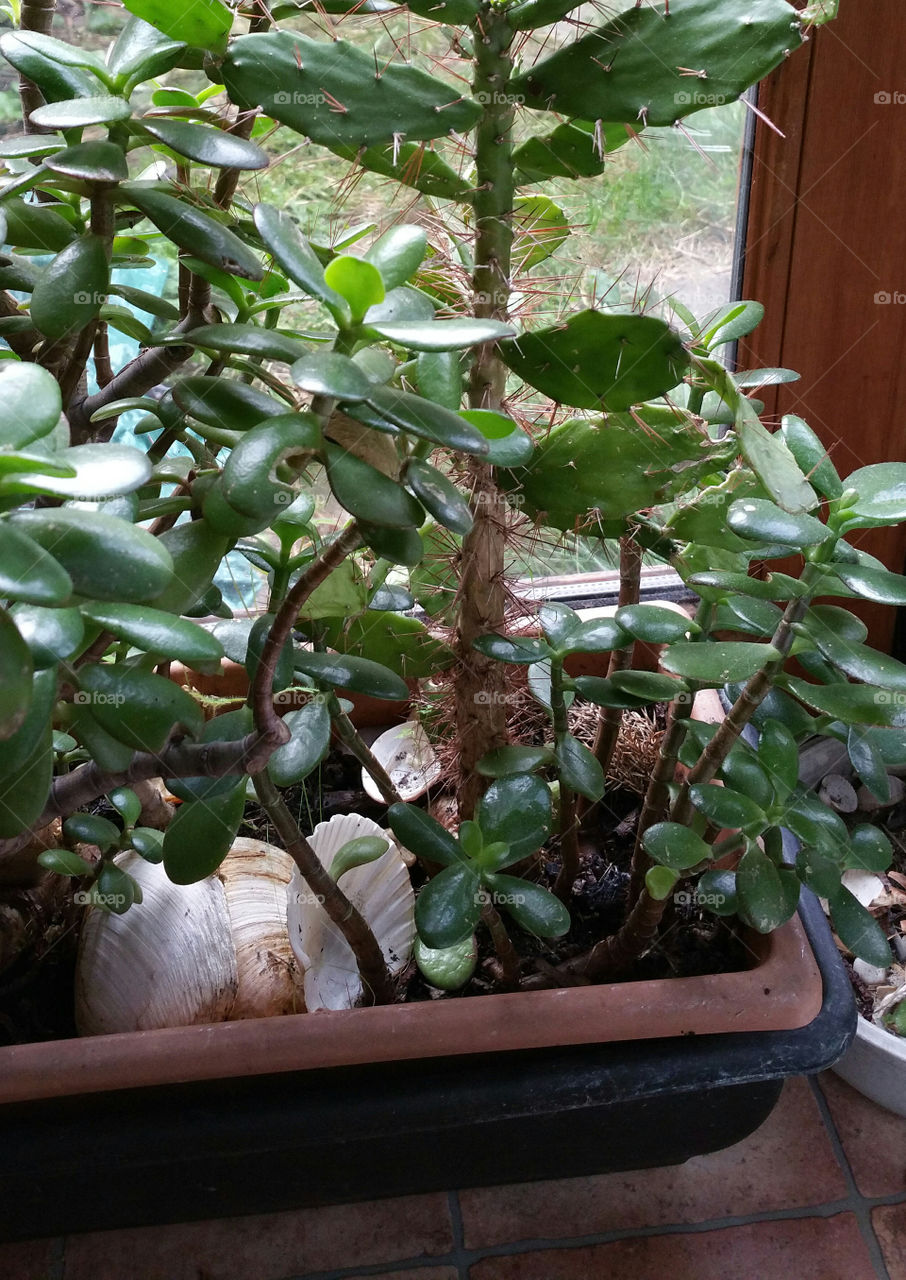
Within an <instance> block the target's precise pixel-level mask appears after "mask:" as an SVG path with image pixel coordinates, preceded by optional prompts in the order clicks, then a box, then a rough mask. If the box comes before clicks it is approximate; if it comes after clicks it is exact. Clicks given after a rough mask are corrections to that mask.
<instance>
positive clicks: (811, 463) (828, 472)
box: [780, 413, 843, 498]
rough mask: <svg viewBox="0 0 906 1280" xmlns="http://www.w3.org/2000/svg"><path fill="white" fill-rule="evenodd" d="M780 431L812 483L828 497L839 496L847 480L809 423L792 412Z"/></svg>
mask: <svg viewBox="0 0 906 1280" xmlns="http://www.w3.org/2000/svg"><path fill="white" fill-rule="evenodd" d="M780 434H781V436H782V437H783V439H784V441H785V442H786V446H787V448H788V449H789V451H790V453H791V454H792V455H793V457H794V458H795V459H796V462H797V464H798V466H799V469H800V470H801V471H802V472H803V473H804V474H805V476H806V477H807V478H808V481H809V483H810V484H811V485H812V486H813V487H814V488H815V489H817V490H818V492H819V493H820V494H822V495H823V496H824V497H825V498H839V497H840V495H841V494H842V492H843V482H842V480H841V479H840V477H839V476H838V475H837V469H836V467H835V466H834V464H833V463H832V462H831V460H830V458H829V457H828V455H827V450H826V449H825V447H824V445H823V444H822V443H821V441H820V440H819V439H818V437H817V436H816V435H815V433H814V431H812V429H811V427H810V426H809V425H808V423H807V422H804V421H803V419H802V418H800V417H797V415H796V414H795V413H788V414H786V415H785V416H784V417H783V419H782V420H781V424H780Z"/></svg>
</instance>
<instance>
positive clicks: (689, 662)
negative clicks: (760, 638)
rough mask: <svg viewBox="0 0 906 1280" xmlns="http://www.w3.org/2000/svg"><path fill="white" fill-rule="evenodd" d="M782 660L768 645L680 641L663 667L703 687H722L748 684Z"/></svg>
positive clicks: (663, 660)
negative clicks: (736, 682)
mask: <svg viewBox="0 0 906 1280" xmlns="http://www.w3.org/2000/svg"><path fill="white" fill-rule="evenodd" d="M779 657H780V654H779V653H778V652H777V650H776V649H773V648H772V647H771V646H770V645H767V644H749V643H748V642H743V641H740V642H738V643H736V642H734V641H716V642H714V643H711V642H706V643H704V644H695V643H692V642H688V643H685V642H683V641H680V642H679V643H678V644H672V645H671V646H670V647H669V648H668V649H666V650H665V651H664V653H663V656H662V658H661V663H662V665H663V666H664V667H665V668H666V669H667V670H668V671H672V672H673V673H674V675H678V676H683V677H685V678H686V679H687V680H695V681H698V682H699V683H701V684H709V685H722V684H726V683H727V681H728V680H745V679H747V678H748V677H749V676H751V675H754V674H755V672H756V671H759V670H760V669H761V668H762V667H763V666H764V665H765V663H767V662H774V661H775V660H776V659H778V658H779Z"/></svg>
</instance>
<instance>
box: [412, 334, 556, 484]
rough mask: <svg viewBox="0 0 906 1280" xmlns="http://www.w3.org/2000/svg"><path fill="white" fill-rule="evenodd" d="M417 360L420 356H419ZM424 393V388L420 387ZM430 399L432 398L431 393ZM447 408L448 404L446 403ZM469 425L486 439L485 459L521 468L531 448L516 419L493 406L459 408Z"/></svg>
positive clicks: (532, 447)
mask: <svg viewBox="0 0 906 1280" xmlns="http://www.w3.org/2000/svg"><path fill="white" fill-rule="evenodd" d="M419 358H420V359H421V357H419ZM422 390H424V391H425V393H426V394H427V389H426V388H422ZM431 398H432V399H436V396H435V394H434V393H433V392H432V394H431ZM448 407H449V406H448ZM459 416H460V417H461V418H462V419H463V421H465V422H468V423H469V424H470V426H473V427H477V428H478V430H479V431H480V432H481V434H482V435H483V436H484V438H485V440H486V441H487V453H486V454H485V457H486V458H487V461H488V462H490V464H491V465H492V466H494V467H521V466H524V465H525V463H527V462H528V461H529V459H530V458H531V457H532V454H533V453H534V451H535V446H534V443H533V442H532V438H531V436H529V435H527V434H526V433H525V432H524V431H523V430H522V427H520V425H519V423H518V422H514V421H513V419H512V418H508V417H507V416H506V415H505V414H503V413H496V412H495V411H494V410H493V409H463V410H462V411H461V413H460V415H459Z"/></svg>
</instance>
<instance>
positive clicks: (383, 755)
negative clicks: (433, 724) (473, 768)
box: [362, 720, 441, 804]
mask: <svg viewBox="0 0 906 1280" xmlns="http://www.w3.org/2000/svg"><path fill="white" fill-rule="evenodd" d="M371 751H372V754H373V755H374V756H375V758H376V759H377V761H378V763H379V764H382V765H383V766H384V768H385V769H386V770H387V772H388V773H389V774H390V780H391V782H392V783H393V785H394V786H395V787H396V789H397V791H398V792H399V793H400V799H402V800H407V801H408V800H417V799H418V798H419V796H423V795H424V794H425V792H426V791H427V790H428V788H429V787H430V786H431V785H432V783H434V782H436V781H437V779H438V778H439V777H440V773H441V764H440V761H439V760H438V758H437V756H436V755H435V752H434V748H433V747H432V746H431V742H430V740H429V738H428V735H427V734H426V733H425V731H424V729H423V728H422V726H421V725H420V724H419V722H418V721H417V720H405V721H403V723H402V724H397V725H394V726H393V728H392V729H388V730H387V731H386V732H385V733H382V734H381V735H380V737H377V738H375V740H374V742H373V743H372V744H371ZM362 786H363V787H364V788H365V790H366V792H367V793H368V795H369V796H371V799H372V800H376V801H377V802H378V803H379V804H380V802H381V801H382V800H383V798H384V797H383V796H382V795H381V793H380V791H379V790H378V788H377V786H376V784H375V782H374V779H373V778H372V777H371V774H370V773H368V771H367V770H366V769H363V770H362Z"/></svg>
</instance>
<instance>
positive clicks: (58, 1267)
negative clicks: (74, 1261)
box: [47, 1236, 66, 1280]
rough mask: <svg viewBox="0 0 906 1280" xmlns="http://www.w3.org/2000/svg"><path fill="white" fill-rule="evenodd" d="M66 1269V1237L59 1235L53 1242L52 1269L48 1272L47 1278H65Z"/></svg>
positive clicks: (59, 1279)
mask: <svg viewBox="0 0 906 1280" xmlns="http://www.w3.org/2000/svg"><path fill="white" fill-rule="evenodd" d="M65 1270H66V1237H65V1236H58V1238H57V1239H56V1240H54V1242H53V1248H52V1250H51V1259H50V1269H49V1271H48V1272H47V1280H64V1278H63V1273H64V1272H65Z"/></svg>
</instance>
